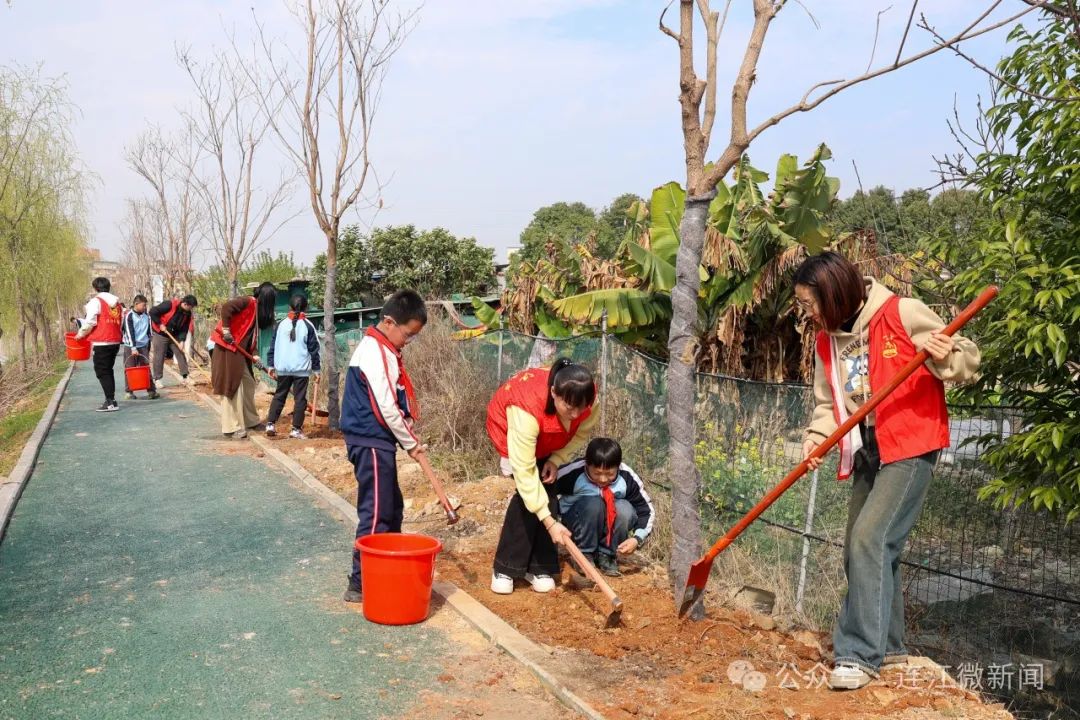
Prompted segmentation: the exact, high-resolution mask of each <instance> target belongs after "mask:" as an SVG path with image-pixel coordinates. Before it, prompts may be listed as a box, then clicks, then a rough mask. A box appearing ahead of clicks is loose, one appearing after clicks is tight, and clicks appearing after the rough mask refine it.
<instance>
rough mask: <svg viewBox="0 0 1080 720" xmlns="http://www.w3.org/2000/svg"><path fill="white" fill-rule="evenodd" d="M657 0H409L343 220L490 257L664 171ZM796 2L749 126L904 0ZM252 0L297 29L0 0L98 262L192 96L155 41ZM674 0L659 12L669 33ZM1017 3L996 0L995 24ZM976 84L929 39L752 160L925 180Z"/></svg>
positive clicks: (674, 98) (726, 50) (304, 235)
mask: <svg viewBox="0 0 1080 720" xmlns="http://www.w3.org/2000/svg"><path fill="white" fill-rule="evenodd" d="M665 4H666V2H662V1H657V0H622V1H619V0H427V2H426V3H425V4H424V6H423V8H422V9H421V12H420V21H419V23H418V25H417V26H416V28H415V29H414V30H413V32H412V33H411V35H410V36H409V38H408V40H407V41H406V43H405V45H404V47H403V48H402V50H401V51H400V53H399V54H398V55H397V56H396V57H395V59H394V63H393V66H392V69H391V71H390V75H389V78H388V80H387V83H386V87H385V89H384V96H383V102H382V106H381V109H380V112H379V115H378V118H377V120H376V133H375V137H374V140H373V146H372V149H373V156H374V159H375V162H376V165H377V168H378V171H379V174H380V176H381V177H382V178H383V179H384V180H386V179H389V183H388V184H387V186H386V188H385V190H384V192H383V201H384V203H385V208H384V209H383V210H382V211H381V212H380V213H379V214H378V215H377V216H375V217H372V216H371V215H370V214H368V215H355V214H354V215H350V216H349V217H347V218H346V220H347V221H348V222H353V221H355V222H361V223H364V224H370V223H372V222H374V223H375V224H378V225H386V224H402V223H413V224H415V225H417V226H420V227H425V228H426V227H434V226H443V227H446V228H447V229H449V230H450V231H451V232H453V233H455V234H458V235H465V236H473V237H475V238H476V239H477V240H478V241H479V242H480V243H481V244H483V245H486V246H489V247H493V248H496V251H497V257H501V256H503V255H504V253H505V249H506V248H507V247H508V246H512V245H515V244H516V243H517V238H518V235H519V234H520V232H521V230H522V229H523V228H524V227H525V225H526V224H527V223H528V222H529V220H530V218H531V216H532V213H533V212H534V211H535V210H536V209H537V208H539V207H541V206H543V205H546V204H549V203H553V202H557V201H560V200H565V201H578V200H580V201H582V202H585V203H587V204H588V205H590V206H593V207H595V208H600V207H602V206H604V205H605V204H607V203H608V202H609V201H610V200H611V199H612V198H614V197H615V196H617V195H619V194H621V193H623V192H637V193H639V194H643V195H644V194H647V193H648V192H649V191H650V190H651V189H652V188H653V187H655V186H657V185H661V184H663V183H665V182H667V181H668V180H672V179H676V180H683V179H684V174H683V173H684V165H683V159H682V136H681V131H680V120H679V106H678V86H677V74H678V56H677V49H676V46H675V43H674V42H673V41H672V40H671V39H670V38H668V37H666V36H664V35H662V34H661V33H660V32H659V31H658V30H657V18H658V16H659V13H660V11H661V10H662V9H663V7H664V5H665ZM713 4H714V5H717V6H718V7H719V6H722V2H720V0H713ZM802 4H803V5H805V7H806V8H807V9H808V10H804V8H803V7H800V5H799V4H797V3H794V2H791V3H788V5H787V6H786V7H785V9H784V10H783V11H782V12H781V14H780V16H779V17H778V18H777V20H776V21H775V22H774V23H773V27H772V28H771V30H770V33H769V36H768V38H767V40H766V43H765V48H764V52H763V54H762V60H761V63H760V65H759V70H758V76H757V82H756V84H755V87H754V90H753V93H752V95H751V100H750V105H749V113H750V123H751V125H754V124H756V123H755V121H760V120H762V119H764V118H766V117H768V116H770V115H771V114H773V113H774V112H776V111H778V110H781V109H783V108H785V107H787V106H789V105H791V104H793V103H795V102H796V101H798V99H799V98H800V97H801V96H802V95H803V93H804V92H805V91H806V89H807V88H808V87H809V86H811V85H813V84H814V83H816V82H819V81H822V80H827V79H835V78H843V77H852V76H854V75H858V74H860V73H861V72H862V71H863V70H865V68H866V66H867V62H868V60H869V58H870V51H871V47H872V45H873V36H874V25H875V18H876V16H877V13H878V11H880V10H883V9H884V8H886V7H888V6H889V5H892V8H891V9H890V10H888V11H887V12H886V13H884V14H883V15H882V16H881V31H880V38H879V41H878V47H877V58H876V60H875V66H876V65H877V64H879V63H880V62H882V61H883V60H884V59H886V58H891V57H894V56H895V54H896V48H897V44H898V42H899V36H900V33H901V31H902V28H903V24H904V21H905V20H906V18H907V12H908V9H909V8H910V5H908V4H907V3H896V2H895V0H830V1H828V2H824V1H815V0H803V3H802ZM252 6H254V8H255V11H256V12H257V14H258V15H259V17H260V19H261V20H262V21H264V22H265V23H266V24H267V27H268V28H269V29H270V31H271V32H272V33H273V34H276V35H279V36H281V37H285V38H287V37H290V33H291V37H294V38H297V36H296V34H295V32H294V31H293V30H292V26H291V25H290V24H289V22H288V18H287V16H286V15H285V13H284V12H283V9H282V5H281V3H279V2H278V0H247V1H246V2H239V1H233V0H184V2H172V3H164V2H147V1H146V0H13V1H12V4H11V6H10V7H7V6H5V5H4V4H0V63H2V64H7V65H10V64H21V65H37V64H39V63H40V64H41V65H42V66H43V70H44V72H45V73H46V74H48V75H63V76H65V77H66V79H67V82H68V85H69V89H70V96H71V98H72V100H73V101H74V102H75V104H76V105H78V107H79V108H80V110H81V113H80V118H79V121H78V125H77V127H76V128H75V138H76V141H77V143H78V146H79V150H80V153H81V155H82V158H83V161H84V163H85V164H86V166H87V167H88V168H89V169H90V170H91V171H92V172H93V173H94V174H95V175H96V176H97V178H98V179H99V181H100V182H99V183H98V185H97V187H96V189H95V191H94V194H93V195H92V197H91V203H92V204H91V208H90V224H91V230H92V233H93V238H92V243H93V244H94V245H96V246H97V247H100V248H101V249H102V251H103V253H104V254H105V255H106V256H107V257H118V256H119V253H120V247H121V244H122V238H121V236H120V232H119V230H118V223H119V222H120V220H121V218H122V216H123V212H124V201H125V199H126V198H128V197H138V196H140V195H142V194H144V193H145V191H146V188H145V187H144V184H143V181H142V180H141V179H140V178H138V177H137V176H136V175H135V174H134V173H133V172H132V171H131V170H130V169H128V168H127V166H126V164H125V162H124V160H123V151H124V146H125V145H127V144H129V143H131V142H132V141H133V140H134V139H135V138H136V136H137V135H138V134H139V133H140V132H141V130H142V129H143V128H145V127H146V126H147V125H148V124H157V125H160V126H162V127H163V128H165V129H171V128H175V127H178V125H179V122H178V121H179V111H178V108H180V107H183V106H186V105H187V104H189V103H190V102H191V100H192V93H191V91H190V89H189V87H188V85H187V82H186V78H185V77H184V76H183V75H182V74H181V71H180V70H179V69H178V67H177V65H176V62H175V52H174V47H175V46H176V44H181V45H185V46H191V47H192V49H193V50H194V52H195V53H196V54H199V53H205V52H206V51H208V50H209V49H210V48H211V47H212V46H215V45H217V46H220V45H222V44H223V43H224V39H225V29H224V28H232V29H235V31H236V33H237V34H238V35H241V36H242V35H244V34H245V33H247V32H248V29H249V28H250V13H251V10H250V8H251V7H252ZM677 6H678V3H677V2H676V3H675V5H674V7H673V12H669V13H668V21H669V24H670V25H672V26H676V25H677ZM986 6H987V3H985V2H976V1H974V0H936V1H932V2H922V3H920V4H919V10H920V11H921V12H923V13H925V14H926V16H927V19H928V20H929V21H930V22H931V24H933V25H934V26H935V27H938V28H939V29H940V31H941V32H942V34H945V35H948V34H951V33H952V32H955V31H956V30H958V29H959V28H960V27H962V26H963V25H966V24H967V22H969V21H970V20H971V19H973V18H974V17H975V16H977V15H978V14H979V13H980V12H981V10H982V9H984V8H985V7H986ZM1021 7H1022V5H1021V3H1020V2H1019V0H1006V2H1004V3H1003V8H1001V9H999V11H998V12H997V13H995V17H1005V16H1008V15H1010V14H1012V13H1014V12H1016V11H1018V10H1019V9H1020V8H1021ZM808 11H809V12H810V13H813V15H814V18H815V19H816V21H817V23H818V24H819V25H820V28H816V27H815V24H814V22H813V21H812V20H811V18H810V17H809V16H808ZM751 21H752V17H751V3H750V1H749V0H735V2H734V3H733V5H732V10H731V15H730V16H729V19H728V23H727V27H726V29H725V31H724V36H723V40H722V48H721V52H720V71H719V72H720V83H719V85H720V90H719V93H718V99H719V106H720V112H719V113H718V118H717V122H716V127H715V131H714V137H713V153H712V154H713V155H715V154H717V153H718V152H719V150H720V149H721V148H722V146H723V144H724V142H725V140H726V137H727V134H728V131H729V126H728V119H727V113H726V104H727V103H728V102H729V95H730V85H731V80H732V78H733V77H734V74H735V71H736V68H737V65H738V62H739V59H740V57H741V54H742V51H743V47H744V44H745V41H746V36H747V32H748V29H749V27H750V23H751ZM1006 32H1007V29H1003V30H999V31H996V32H994V33H991V34H990V35H987V36H984V37H982V38H979V39H976V40H974V41H972V42H970V43H968V44H967V45H966V46H965V48H964V49H965V52H967V53H969V54H971V55H973V56H975V57H977V58H979V59H980V60H981V61H983V62H985V63H987V64H993V63H994V62H995V61H996V60H997V59H998V58H999V57H1000V56H1001V55H1002V54H1004V53H1005V52H1006V50H1007V44H1006V40H1005V36H1006ZM698 37H699V39H702V40H703V34H701V33H699V35H698ZM297 39H298V38H297ZM929 44H930V39H929V37H928V36H927V35H926V33H925V32H924V31H921V30H913V31H912V33H911V35H910V37H909V39H908V41H907V49H908V50H913V49H919V48H924V47H927V46H928V45H929ZM701 72H703V69H702V70H701ZM986 93H987V82H986V78H985V76H984V75H983V74H982V73H980V72H979V71H977V70H975V69H973V68H971V67H970V66H968V65H967V64H966V63H965V62H964V61H963V60H961V59H960V58H957V57H956V56H954V55H952V54H951V53H948V52H947V51H943V52H941V53H939V54H938V55H936V56H934V57H932V58H930V59H928V60H925V61H923V62H921V63H918V64H916V65H914V66H911V67H908V68H905V69H903V70H900V71H898V72H896V73H893V74H891V75H889V76H886V77H884V78H880V79H877V80H874V81H871V82H870V83H867V84H864V85H862V86H859V87H856V88H853V89H851V90H848V91H847V92H846V93H844V94H841V95H839V96H838V97H836V98H834V99H832V100H830V101H828V102H826V103H825V104H823V105H822V106H821V107H819V108H818V109H817V110H815V111H813V112H812V113H809V114H803V115H798V116H795V117H792V118H789V119H788V120H785V121H784V122H783V123H782V124H780V125H779V126H777V127H774V128H772V129H770V130H768V131H766V133H765V134H764V135H762V136H761V137H760V138H759V140H758V141H757V142H756V143H755V144H754V145H753V146H752V147H751V149H750V155H751V158H752V160H753V161H754V163H755V164H756V165H757V166H759V167H761V168H762V169H765V170H771V169H772V168H773V166H774V165H775V162H776V159H777V157H778V156H779V155H780V154H781V153H784V152H791V153H795V154H797V155H798V156H799V157H800V158H804V157H806V156H808V155H809V154H810V153H811V152H812V151H813V149H814V147H815V146H816V145H817V144H818V143H821V142H825V143H826V144H828V145H829V146H830V147H831V148H832V150H833V153H834V159H833V161H832V163H831V167H830V170H831V173H832V174H834V175H836V176H838V177H839V178H840V179H841V196H842V197H847V196H849V195H850V194H852V193H853V192H854V191H855V190H856V189H857V187H858V186H857V183H856V179H855V173H854V171H853V167H852V161H854V162H856V163H857V164H858V169H859V173H860V174H861V177H862V182H863V185H864V186H865V187H867V188H869V187H871V186H874V185H878V184H884V185H887V186H890V187H894V188H897V189H898V190H900V189H904V188H908V187H915V186H922V187H925V186H929V185H932V184H933V183H934V182H935V178H934V175H933V172H932V171H933V167H934V164H933V161H932V155H935V154H936V155H941V154H942V153H944V152H946V151H950V150H953V149H954V145H953V141H952V139H951V138H950V136H949V133H948V129H947V127H946V124H945V123H946V119H947V118H949V117H951V115H952V112H953V106H954V101H955V104H956V106H957V108H958V110H959V112H960V116H961V118H962V119H966V120H968V121H969V122H970V121H971V120H972V119H973V118H974V107H975V102H976V98H977V96H978V95H980V94H981V95H982V96H984V97H985V96H986ZM273 162H276V160H274V161H273ZM281 162H284V160H282V161H281ZM276 173H277V168H276V167H268V168H267V174H268V175H271V174H272V175H276ZM306 202H307V200H306V191H302V192H301V191H300V190H298V191H297V192H296V193H295V202H294V205H293V207H294V208H295V209H297V210H302V211H303V212H302V213H301V214H300V215H299V216H298V218H297V219H296V220H293V221H292V222H290V223H289V224H288V225H286V226H285V227H284V228H283V229H282V230H281V231H280V232H279V233H278V234H277V235H276V236H275V237H274V238H272V239H271V240H270V241H269V243H268V244H267V246H266V247H267V248H269V249H271V250H277V249H284V250H289V251H292V252H294V253H295V255H296V257H297V259H298V260H301V261H303V262H310V261H311V260H312V258H313V257H314V256H315V254H316V253H317V252H319V250H320V248H321V244H322V239H321V235H320V232H319V230H318V227H317V226H316V225H315V224H314V220H313V219H312V217H311V214H310V208H309V207H308V206H307V205H306ZM207 260H208V258H202V261H203V262H206V261H207Z"/></svg>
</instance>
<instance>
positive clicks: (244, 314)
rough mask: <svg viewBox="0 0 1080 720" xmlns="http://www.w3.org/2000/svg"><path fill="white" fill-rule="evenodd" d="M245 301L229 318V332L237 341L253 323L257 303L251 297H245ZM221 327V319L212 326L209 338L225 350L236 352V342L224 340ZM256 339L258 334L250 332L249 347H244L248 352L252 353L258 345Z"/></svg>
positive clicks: (241, 338)
mask: <svg viewBox="0 0 1080 720" xmlns="http://www.w3.org/2000/svg"><path fill="white" fill-rule="evenodd" d="M247 301H248V302H247V305H245V306H244V309H243V310H241V311H240V312H238V313H236V314H234V315H233V316H232V319H231V320H229V332H231V333H232V336H233V340H235V341H236V342H237V343H238V342H240V341H241V340H243V339H244V336H245V335H247V334H248V331H249V330H251V326H252V325H254V324H255V309H256V307H258V304H257V303H256V301H255V298H253V297H252V298H247ZM223 329H224V326H223V325H222V323H221V320H218V323H217V325H216V326H215V327H214V331H213V332H212V333H210V339H211V340H213V341H214V343H215V344H217V345H220V346H221V347H223V348H225V349H226V350H230V351H232V352H236V351H237V348H236V343H228V342H225V338H224V337H223V336H222V334H221V333H222V331H223ZM258 341H259V338H258V334H257V333H251V340H250V342H249V347H246V348H244V349H245V350H247V351H248V352H249V353H252V354H254V349H255V347H257V346H258Z"/></svg>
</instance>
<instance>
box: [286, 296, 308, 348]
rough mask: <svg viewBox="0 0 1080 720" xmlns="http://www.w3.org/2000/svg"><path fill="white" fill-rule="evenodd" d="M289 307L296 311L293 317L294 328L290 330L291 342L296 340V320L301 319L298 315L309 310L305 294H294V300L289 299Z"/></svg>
mask: <svg viewBox="0 0 1080 720" xmlns="http://www.w3.org/2000/svg"><path fill="white" fill-rule="evenodd" d="M289 309H290V310H292V311H293V312H294V313H295V315H293V317H292V329H291V330H289V342H296V321H297V320H298V319H299V318H298V317H297V315H299V314H300V313H302V312H304V311H305V310H307V298H306V297H304V296H303V295H293V298H292V300H290V301H289Z"/></svg>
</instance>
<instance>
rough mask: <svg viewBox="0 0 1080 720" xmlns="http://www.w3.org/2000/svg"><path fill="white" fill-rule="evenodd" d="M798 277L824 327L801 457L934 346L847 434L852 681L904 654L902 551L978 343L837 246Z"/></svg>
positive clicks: (842, 632)
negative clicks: (949, 388) (950, 395)
mask: <svg viewBox="0 0 1080 720" xmlns="http://www.w3.org/2000/svg"><path fill="white" fill-rule="evenodd" d="M794 283H795V298H796V303H797V304H798V305H799V306H800V308H801V309H802V310H803V311H804V312H805V313H806V314H807V315H809V317H810V319H812V320H813V321H814V322H815V323H816V324H817V325H818V326H819V328H821V330H820V332H819V333H818V334H817V338H816V341H815V345H816V353H815V360H816V362H815V365H814V400H815V407H814V413H813V418H812V419H811V421H810V426H809V427H808V428H807V430H806V439H805V441H804V442H803V455H804V457H805V456H808V455H809V454H810V453H811V452H813V450H814V448H816V447H817V446H818V445H820V444H821V443H822V441H824V439H825V438H826V437H828V436H829V435H831V434H832V433H833V431H835V430H836V428H837V427H839V425H840V424H841V423H843V422H844V421H845V420H846V419H847V418H848V417H849V416H850V415H851V414H852V413H853V412H855V410H856V409H857V408H858V407H859V406H860V405H863V404H864V403H865V402H866V401H867V400H868V399H869V398H870V396H871V395H872V393H873V392H874V391H875V390H877V389H878V388H881V387H883V386H884V385H886V384H887V383H888V382H889V380H891V379H892V378H893V377H894V376H895V375H896V374H897V372H898V371H899V370H900V369H901V368H902V367H903V366H904V365H906V364H907V363H908V361H910V360H911V359H912V358H913V357H914V356H915V354H916V353H917V352H918V351H919V350H922V349H925V350H926V351H927V353H928V354H929V355H930V359H928V360H927V361H926V363H925V364H924V365H922V366H921V367H920V368H919V369H918V370H916V371H915V372H914V373H913V374H912V375H911V376H910V377H909V378H908V379H907V380H905V381H904V382H903V383H902V384H901V385H900V386H899V387H898V388H897V389H896V390H895V391H894V392H893V393H892V394H891V395H890V396H889V397H888V398H886V399H885V400H883V401H882V402H881V404H880V405H878V406H877V408H876V409H875V411H874V412H873V413H871V414H870V416H869V417H867V419H866V421H865V423H864V424H863V425H861V426H859V427H857V428H855V429H853V430H852V431H851V432H850V433H849V434H848V435H847V436H846V437H845V438H843V439H842V440H841V441H840V446H839V447H840V459H839V464H840V479H844V478H847V477H849V476H854V477H853V480H852V488H851V493H852V495H851V499H850V501H849V503H848V522H847V533H846V536H845V539H844V572H845V574H846V575H847V581H848V588H847V595H846V596H845V597H844V601H843V605H842V606H841V608H840V614H839V616H838V618H837V621H836V628H835V630H834V632H833V650H834V665H835V666H834V669H833V671H832V673H831V674H830V676H829V687H831V688H833V689H834V690H854V689H857V688H860V687H863V686H864V685H866V684H868V683H869V682H870V681H871V679H872V678H873V677H876V676H877V674H878V670H879V669H880V668H881V666H882V665H889V664H899V663H906V662H907V650H906V649H905V647H904V588H903V582H902V580H901V573H900V554H901V552H902V550H903V548H904V544H905V543H906V542H907V537H908V534H909V533H910V532H911V529H912V527H914V525H915V522H916V520H918V517H919V513H920V512H921V511H922V507H923V503H924V502H925V500H926V493H927V490H928V488H929V486H930V478H931V474H932V472H933V468H934V463H935V462H936V461H937V457H938V452H939V451H940V450H941V449H942V448H946V447H948V446H949V417H948V413H947V411H946V408H945V387H944V385H943V382H942V381H963V380H967V379H968V378H970V377H971V376H972V375H974V373H975V370H976V369H977V368H978V365H979V349H978V348H977V347H976V346H975V344H974V343H972V342H971V341H970V340H966V339H964V338H962V337H959V336H953V337H947V336H945V335H942V334H940V331H941V330H942V329H943V328H944V327H945V323H944V322H942V320H941V318H939V317H938V316H937V315H936V314H935V313H934V312H933V311H932V310H930V308H928V307H926V305H924V304H923V303H922V302H920V301H918V300H915V299H912V298H900V297H898V296H896V295H894V294H893V293H892V292H891V291H890V290H888V289H886V288H885V286H883V285H881V284H879V283H878V282H876V281H875V280H873V279H872V278H866V277H863V276H861V275H860V274H859V271H858V270H857V269H856V267H855V266H854V265H852V264H851V263H850V262H848V261H847V260H846V259H845V258H843V257H842V256H840V255H838V254H836V253H832V252H827V253H822V254H821V255H817V256H815V257H811V258H809V259H808V260H806V261H805V262H804V263H803V264H802V265H801V266H800V267H799V268H798V269H797V270H796V271H795V278H794ZM820 464H821V463H820V460H817V461H813V462H811V467H813V468H815V469H816V468H817V467H818V466H819V465H820Z"/></svg>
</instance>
